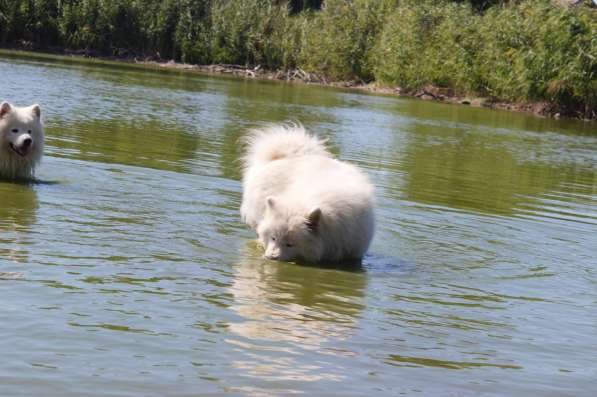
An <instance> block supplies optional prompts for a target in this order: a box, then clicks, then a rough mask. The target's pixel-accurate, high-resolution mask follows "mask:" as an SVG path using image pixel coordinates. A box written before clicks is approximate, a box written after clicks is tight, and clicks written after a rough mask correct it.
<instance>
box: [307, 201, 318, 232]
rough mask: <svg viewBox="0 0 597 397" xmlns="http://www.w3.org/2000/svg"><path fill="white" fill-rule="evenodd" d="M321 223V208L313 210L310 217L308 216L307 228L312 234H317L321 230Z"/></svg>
mask: <svg viewBox="0 0 597 397" xmlns="http://www.w3.org/2000/svg"><path fill="white" fill-rule="evenodd" d="M319 221H321V209H320V208H319V207H315V208H313V209H312V210H311V211H310V212H309V215H307V221H306V222H305V223H306V224H307V227H308V228H309V230H311V231H312V232H316V231H317V230H318V229H319Z"/></svg>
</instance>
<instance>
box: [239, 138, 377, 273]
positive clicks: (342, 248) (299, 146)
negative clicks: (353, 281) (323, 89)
mask: <svg viewBox="0 0 597 397" xmlns="http://www.w3.org/2000/svg"><path fill="white" fill-rule="evenodd" d="M247 142H248V148H247V153H246V155H245V158H244V174H243V188H244V190H243V201H242V206H241V215H242V218H243V220H244V221H245V222H246V223H247V224H249V225H250V226H251V227H252V228H254V229H255V230H256V231H257V234H258V235H259V240H260V242H261V243H262V244H263V246H264V248H265V256H266V257H267V258H269V259H275V260H282V261H287V260H292V259H301V260H305V261H307V262H322V261H330V262H338V261H342V260H358V259H360V258H362V256H363V255H364V253H365V252H366V251H367V249H368V247H369V244H370V242H371V239H372V237H373V233H374V216H373V186H372V185H371V183H370V182H369V180H368V179H367V177H366V176H365V175H364V174H363V173H362V172H361V171H359V170H358V169H357V168H356V167H354V166H352V165H350V164H347V163H343V162H341V161H338V160H336V159H334V158H332V155H331V154H330V153H329V152H328V151H327V150H326V149H325V147H324V145H323V142H322V141H320V140H319V139H317V138H316V137H314V136H312V135H310V134H308V133H307V132H306V131H305V129H304V128H303V127H302V126H271V127H268V128H265V129H263V130H257V131H253V132H252V134H250V135H249V138H248V139H247Z"/></svg>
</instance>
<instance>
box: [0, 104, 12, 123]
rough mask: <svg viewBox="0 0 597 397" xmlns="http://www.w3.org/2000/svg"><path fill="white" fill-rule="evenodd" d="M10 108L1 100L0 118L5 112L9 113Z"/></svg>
mask: <svg viewBox="0 0 597 397" xmlns="http://www.w3.org/2000/svg"><path fill="white" fill-rule="evenodd" d="M11 110H12V106H10V103H8V102H2V103H1V104H0V119H1V118H2V117H4V116H5V115H6V114H8V113H10V111H11Z"/></svg>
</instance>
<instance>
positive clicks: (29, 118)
mask: <svg viewBox="0 0 597 397" xmlns="http://www.w3.org/2000/svg"><path fill="white" fill-rule="evenodd" d="M43 145H44V134H43V125H42V122H41V109H40V107H39V105H32V106H29V107H25V108H19V107H16V106H12V105H11V104H10V103H8V102H2V103H1V104H0V174H4V175H8V176H13V177H23V176H30V175H31V173H32V172H33V169H34V167H35V164H36V163H37V162H38V161H39V160H40V159H41V156H42V153H43Z"/></svg>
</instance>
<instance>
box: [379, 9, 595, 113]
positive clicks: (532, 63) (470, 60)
mask: <svg viewBox="0 0 597 397" xmlns="http://www.w3.org/2000/svg"><path fill="white" fill-rule="evenodd" d="M374 59H375V60H376V65H375V77H376V79H377V80H379V81H381V82H385V83H387V84H396V85H400V86H402V87H403V88H406V89H410V90H414V89H417V88H419V87H421V86H423V85H425V84H433V85H437V86H441V87H448V88H452V89H454V90H456V91H460V92H462V93H466V92H472V93H478V94H481V95H487V96H491V97H494V98H498V99H505V100H533V101H539V100H545V101H549V102H551V103H553V104H554V105H555V106H556V107H557V108H561V109H573V108H575V109H579V108H582V107H583V106H584V109H583V111H584V112H586V113H587V114H588V113H589V111H590V110H591V109H593V110H594V109H595V108H596V106H597V98H596V95H597V86H596V84H597V15H596V14H595V11H594V10H591V9H588V8H583V7H580V8H564V7H554V6H553V5H552V4H551V3H550V2H549V1H547V0H545V1H542V0H534V1H523V2H520V3H513V4H510V5H507V6H496V7H491V8H489V9H488V10H487V11H486V12H485V13H483V14H476V13H474V11H473V10H472V9H471V8H470V6H468V5H463V4H460V5H457V4H440V5H438V4H437V3H434V2H422V3H419V4H417V5H414V4H409V5H403V6H402V7H399V8H398V9H396V10H394V11H393V12H392V13H391V14H389V15H388V17H387V19H386V24H385V28H384V30H383V32H382V33H381V35H380V39H379V41H378V44H377V48H376V52H375V56H374Z"/></svg>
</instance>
